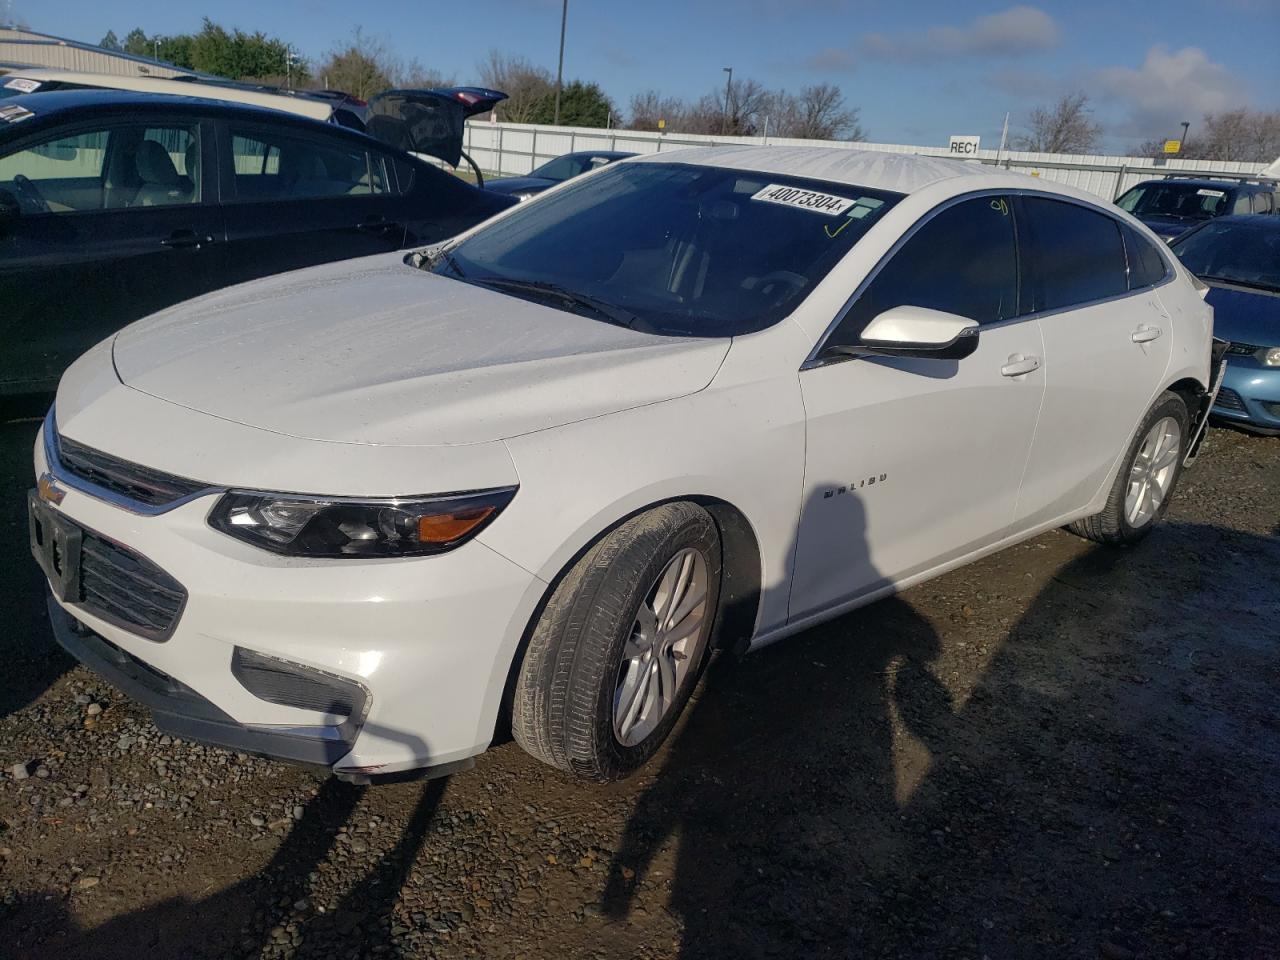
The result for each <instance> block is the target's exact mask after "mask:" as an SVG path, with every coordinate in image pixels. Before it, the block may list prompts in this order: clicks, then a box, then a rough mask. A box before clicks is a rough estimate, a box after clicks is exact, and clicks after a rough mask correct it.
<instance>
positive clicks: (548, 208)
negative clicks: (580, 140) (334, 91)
mask: <svg viewBox="0 0 1280 960" xmlns="http://www.w3.org/2000/svg"><path fill="white" fill-rule="evenodd" d="M900 199H901V195H900V194H895V193H886V192H884V191H878V190H868V189H865V188H863V187H855V186H849V185H847V184H842V183H828V182H825V181H818V180H808V179H800V178H796V177H787V176H780V175H778V174H772V173H754V172H748V171H744V170H728V169H724V168H721V167H706V166H695V165H691V164H681V163H617V164H611V165H610V166H609V167H608V168H606V169H605V170H602V171H601V172H599V173H596V174H593V175H592V176H590V177H585V178H583V179H582V180H581V181H576V182H574V183H572V184H570V185H568V186H566V187H564V188H563V189H561V190H559V191H557V192H556V193H554V194H551V195H548V196H547V197H545V198H543V199H541V200H539V201H538V202H537V203H531V204H528V205H526V206H523V207H520V208H519V209H517V210H515V211H513V212H512V213H511V214H509V215H508V216H505V217H503V218H502V219H500V220H498V221H496V222H494V223H492V224H490V225H489V226H486V227H482V228H481V229H480V230H479V231H477V232H476V233H474V234H472V235H471V236H470V237H468V238H467V239H466V240H464V241H462V242H461V243H460V244H458V245H457V246H455V247H452V248H450V249H449V250H448V253H447V255H442V256H440V257H437V258H435V259H433V260H432V261H430V269H432V270H434V271H435V272H437V273H440V274H443V275H445V276H453V277H455V278H457V279H460V280H464V281H466V282H469V283H477V284H481V285H492V286H494V287H495V289H503V291H504V292H507V293H511V294H512V295H517V296H525V297H530V298H537V297H538V296H539V291H538V290H535V289H534V286H535V285H536V286H538V287H541V288H543V290H542V293H543V294H545V295H544V296H542V297H541V299H542V300H543V301H544V302H547V303H549V304H551V305H553V306H557V307H561V308H562V309H568V310H579V311H581V312H584V313H586V314H588V315H591V316H595V317H598V318H600V319H605V320H610V321H613V322H625V323H626V325H627V326H632V327H634V328H635V329H637V330H645V331H647V332H652V333H659V334H664V335H669V336H700V337H701V336H707V337H727V336H736V335H740V334H744V333H751V332H753V331H756V330H762V329H764V328H765V327H767V326H770V325H771V324H773V323H776V322H777V321H778V320H780V319H782V317H784V316H786V315H787V314H788V313H790V312H791V311H792V310H794V309H795V308H796V307H797V306H798V305H799V304H800V302H801V301H802V300H803V299H804V298H805V297H806V296H807V295H808V294H809V292H810V291H811V290H812V289H813V288H814V286H816V285H817V283H818V282H819V281H820V280H821V279H822V278H823V277H824V276H826V274H827V273H828V271H830V270H831V268H832V267H833V266H835V264H836V263H838V262H839V260H840V258H841V257H843V256H844V255H845V254H846V253H848V252H849V250H850V249H851V248H852V247H853V245H854V244H855V243H857V241H858V240H859V239H860V238H861V237H862V236H863V235H864V234H865V233H866V232H867V230H868V229H869V228H870V227H871V225H872V224H874V223H875V222H876V221H877V220H878V219H879V218H880V217H881V216H883V215H884V213H885V212H886V211H887V210H889V209H890V208H891V207H892V206H893V205H894V204H895V203H897V202H898V200H900ZM493 281H498V283H493ZM513 281H514V282H515V283H513ZM517 284H518V285H519V289H517ZM552 288H554V289H552ZM574 297H576V298H577V302H576V303H575V302H574ZM609 313H612V314H613V316H608V314H609Z"/></svg>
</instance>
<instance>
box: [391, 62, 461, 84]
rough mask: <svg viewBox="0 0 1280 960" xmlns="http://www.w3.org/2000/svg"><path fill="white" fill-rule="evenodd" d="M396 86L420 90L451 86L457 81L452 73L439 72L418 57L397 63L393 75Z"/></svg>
mask: <svg viewBox="0 0 1280 960" xmlns="http://www.w3.org/2000/svg"><path fill="white" fill-rule="evenodd" d="M392 79H393V80H395V84H396V86H397V87H401V88H404V89H410V90H421V89H424V88H430V87H452V86H454V84H455V83H456V82H457V78H455V77H454V76H453V75H452V74H448V73H441V72H440V71H439V70H437V69H435V68H434V67H427V66H424V65H423V64H422V61H420V60H418V59H416V58H415V59H413V60H410V61H409V62H408V63H404V64H397V66H396V70H395V76H394V77H392Z"/></svg>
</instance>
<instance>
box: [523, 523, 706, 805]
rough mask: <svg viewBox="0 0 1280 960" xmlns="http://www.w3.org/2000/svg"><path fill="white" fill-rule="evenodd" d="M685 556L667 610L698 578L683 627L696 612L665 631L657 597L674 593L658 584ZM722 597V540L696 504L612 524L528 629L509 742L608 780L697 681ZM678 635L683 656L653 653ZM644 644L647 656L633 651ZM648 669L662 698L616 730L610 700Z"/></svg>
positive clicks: (638, 753)
mask: <svg viewBox="0 0 1280 960" xmlns="http://www.w3.org/2000/svg"><path fill="white" fill-rule="evenodd" d="M699 562H700V563H701V564H702V566H701V568H700V567H699ZM686 564H687V565H688V569H689V570H690V574H689V586H688V589H686V591H685V592H684V593H683V594H681V595H680V596H681V597H682V598H683V600H681V599H677V601H676V603H675V604H674V605H675V607H677V609H676V610H674V611H672V616H674V615H677V614H679V613H680V612H681V609H680V608H681V607H682V603H683V602H688V603H690V604H692V603H693V601H694V600H696V596H697V593H698V591H697V590H696V589H695V588H696V587H697V586H698V585H699V583H701V584H702V585H703V586H705V605H704V607H703V608H702V610H701V614H700V615H698V619H697V626H696V629H692V630H690V622H689V620H690V618H692V617H694V616H695V614H694V613H689V614H688V615H687V616H686V617H685V618H684V619H683V620H681V621H680V623H679V626H678V628H677V629H676V630H672V631H670V632H669V633H663V631H661V629H658V628H659V627H660V624H659V621H660V620H661V618H662V614H663V607H662V603H663V602H664V601H665V600H666V598H667V597H669V596H670V595H671V594H672V593H676V592H677V591H673V590H667V591H666V592H665V593H664V592H663V584H664V583H665V584H670V583H673V582H675V580H672V579H668V578H669V577H675V579H676V580H678V579H679V576H680V574H682V573H683V571H684V569H685V565H686ZM699 569H701V570H702V572H703V574H704V576H703V579H702V580H701V581H699V579H698V571H699ZM660 581H661V582H660ZM719 599H720V536H719V533H718V532H717V529H716V525H715V521H713V520H712V518H711V515H710V514H708V513H707V511H705V510H703V509H702V508H701V507H699V506H697V505H696V504H692V503H685V502H677V503H668V504H664V505H663V506H660V507H656V508H655V509H653V510H650V511H648V512H647V513H643V514H641V515H639V516H637V517H633V518H632V519H631V520H628V521H627V522H626V523H623V524H622V525H621V526H619V527H618V528H617V529H615V530H613V531H611V532H610V533H609V534H607V535H606V536H605V537H604V538H602V539H601V540H600V541H599V542H598V543H596V544H595V545H594V546H593V547H591V549H590V550H588V551H587V553H586V554H585V555H584V556H583V557H582V558H581V559H580V560H579V561H578V562H577V563H576V564H574V566H573V567H572V568H570V569H569V571H568V572H567V573H566V574H565V575H564V576H563V577H562V578H561V580H560V582H559V584H557V586H556V587H555V589H554V591H553V592H552V595H551V599H550V600H549V601H548V603H547V606H546V608H545V609H544V610H543V612H542V615H541V616H540V617H539V619H538V622H537V624H536V625H535V626H534V629H533V632H532V635H531V637H530V640H529V646H528V649H527V650H526V652H525V656H524V660H523V662H522V663H521V665H520V674H519V678H518V679H517V681H516V689H515V696H514V701H513V703H512V718H511V719H512V723H511V727H512V735H513V736H514V737H515V740H516V742H517V743H519V744H520V746H521V747H523V748H524V749H525V750H526V751H527V752H528V753H530V754H532V755H533V756H534V757H537V758H538V759H539V760H542V761H544V762H545V763H549V764H550V765H551V766H553V767H556V768H558V769H559V770H562V771H564V772H565V773H569V774H572V775H573V776H575V777H579V778H581V779H585V780H596V781H608V780H616V779H619V778H621V777H624V776H626V775H627V774H629V773H631V772H632V771H634V770H636V769H637V768H638V767H640V766H641V765H642V764H644V762H645V761H646V760H648V759H649V758H650V757H651V756H653V754H654V752H655V751H656V750H657V749H658V747H660V746H661V745H662V742H663V741H664V740H665V739H666V737H667V735H668V734H669V733H670V732H671V728H672V727H673V726H675V723H676V721H677V720H678V719H679V716H680V713H681V712H682V711H683V710H684V707H685V704H686V703H687V702H688V700H689V695H690V694H691V693H692V692H693V688H694V686H695V685H696V684H697V682H698V677H699V675H700V673H701V671H702V668H703V666H704V665H705V664H706V661H707V654H708V650H707V648H708V646H709V637H710V636H711V632H712V629H713V627H714V623H715V620H716V615H717V613H718V611H719ZM642 605H645V608H644V611H642ZM655 610H656V611H657V612H658V616H657V617H651V618H650V619H646V620H645V621H644V623H646V624H650V626H649V628H648V632H647V633H646V632H644V629H643V627H642V624H641V618H642V616H649V615H651V614H652V613H653V612H654V611H655ZM681 632H687V633H688V635H687V636H685V637H684V638H683V639H682V640H678V641H674V642H675V645H676V647H677V648H679V650H680V652H681V653H682V654H683V655H682V656H667V655H666V654H665V653H662V652H661V651H660V652H659V653H654V650H657V649H658V648H659V647H664V648H665V647H666V643H667V639H669V638H671V637H675V636H676V634H677V633H681ZM654 638H657V640H656V641H655V640H654ZM641 648H644V649H649V654H646V655H642V656H640V657H639V659H637V658H636V657H634V656H632V654H633V653H634V652H635V651H636V650H637V649H641ZM644 656H649V657H650V659H648V660H646V659H644ZM659 656H662V657H665V658H666V659H663V660H661V662H660V661H659ZM664 666H665V667H668V668H669V670H670V671H672V672H664V670H663V667H664ZM624 667H625V670H626V672H625V674H624ZM646 677H647V678H648V679H647V681H646V682H649V683H652V682H656V683H657V684H658V690H659V691H660V693H659V694H658V696H660V697H664V696H665V697H667V698H668V700H667V704H666V705H665V708H664V709H657V708H656V707H655V708H654V709H651V710H648V711H643V710H642V711H640V713H638V714H629V715H628V716H634V717H635V719H634V720H633V722H632V725H631V726H630V727H624V728H623V729H624V731H625V733H624V734H620V728H619V722H620V721H619V720H618V719H617V718H615V697H619V698H621V696H622V695H624V694H627V695H629V694H630V693H631V692H633V691H636V690H640V689H641V686H640V685H641V684H642V681H645V678H646ZM664 681H665V683H664ZM647 690H648V687H647V686H644V687H643V691H647ZM672 690H674V694H672V693H671V691H672ZM621 712H623V713H626V711H625V710H624V711H621Z"/></svg>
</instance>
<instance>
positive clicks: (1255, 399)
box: [1212, 356, 1280, 431]
mask: <svg viewBox="0 0 1280 960" xmlns="http://www.w3.org/2000/svg"><path fill="white" fill-rule="evenodd" d="M1212 412H1213V416H1214V417H1218V418H1220V419H1222V420H1228V421H1231V422H1232V423H1237V424H1241V425H1243V426H1249V427H1253V428H1255V429H1260V430H1267V431H1272V430H1274V431H1280V367H1267V366H1263V365H1262V364H1261V363H1259V362H1258V361H1257V360H1256V359H1254V358H1252V357H1237V356H1233V357H1230V358H1229V359H1228V361H1227V374H1226V376H1225V377H1224V378H1223V381H1222V390H1221V391H1220V392H1219V394H1218V399H1217V401H1216V402H1215V403H1214V405H1213V411H1212Z"/></svg>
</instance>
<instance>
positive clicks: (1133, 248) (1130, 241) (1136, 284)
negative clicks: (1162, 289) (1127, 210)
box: [1121, 225, 1168, 290]
mask: <svg viewBox="0 0 1280 960" xmlns="http://www.w3.org/2000/svg"><path fill="white" fill-rule="evenodd" d="M1121 229H1122V232H1123V233H1124V251H1125V256H1126V258H1127V260H1128V263H1129V289H1130V290H1141V289H1142V288H1143V287H1150V286H1154V285H1155V284H1157V283H1159V282H1160V281H1161V280H1163V279H1164V278H1165V274H1166V272H1167V270H1168V268H1167V267H1166V266H1165V260H1164V257H1162V256H1161V255H1160V251H1158V250H1157V249H1156V247H1155V244H1153V243H1152V242H1151V241H1150V240H1148V239H1147V238H1146V237H1144V236H1143V235H1142V234H1140V233H1139V232H1138V231H1137V230H1135V229H1133V227H1130V226H1128V225H1125V226H1124V227H1123V228H1121Z"/></svg>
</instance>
